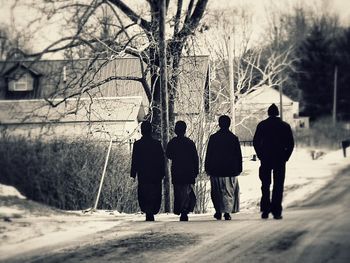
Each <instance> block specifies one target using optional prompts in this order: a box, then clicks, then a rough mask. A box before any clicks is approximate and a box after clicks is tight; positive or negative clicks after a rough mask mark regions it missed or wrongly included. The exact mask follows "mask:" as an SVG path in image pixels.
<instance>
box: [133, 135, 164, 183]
mask: <svg viewBox="0 0 350 263" xmlns="http://www.w3.org/2000/svg"><path fill="white" fill-rule="evenodd" d="M130 175H131V177H133V178H135V177H136V175H137V177H138V181H139V182H140V183H158V182H160V181H161V180H162V179H163V177H164V176H165V166H164V151H163V147H162V145H161V143H160V141H158V140H155V139H153V138H152V137H151V136H143V137H142V138H141V139H140V140H138V141H136V142H135V143H134V147H133V152H132V160H131V172H130Z"/></svg>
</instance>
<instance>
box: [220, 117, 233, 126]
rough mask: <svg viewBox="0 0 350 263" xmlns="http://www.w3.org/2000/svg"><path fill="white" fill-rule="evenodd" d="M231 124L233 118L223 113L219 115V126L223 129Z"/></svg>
mask: <svg viewBox="0 0 350 263" xmlns="http://www.w3.org/2000/svg"><path fill="white" fill-rule="evenodd" d="M230 125H231V119H230V117H229V116H227V115H221V116H220V117H219V126H220V128H221V129H228V128H229V127H230Z"/></svg>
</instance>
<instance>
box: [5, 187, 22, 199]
mask: <svg viewBox="0 0 350 263" xmlns="http://www.w3.org/2000/svg"><path fill="white" fill-rule="evenodd" d="M0 196H13V197H18V198H20V199H26V197H25V196H23V195H21V194H20V192H18V190H17V189H16V188H14V187H12V186H9V185H4V184H0Z"/></svg>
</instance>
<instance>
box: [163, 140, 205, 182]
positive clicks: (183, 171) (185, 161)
mask: <svg viewBox="0 0 350 263" xmlns="http://www.w3.org/2000/svg"><path fill="white" fill-rule="evenodd" d="M166 156H167V157H168V158H169V159H170V160H172V162H171V175H172V183H173V184H194V183H195V178H196V177H197V175H198V173H199V160H198V153H197V149H196V145H195V144H194V142H193V141H192V140H190V139H189V138H187V137H185V136H180V137H179V136H177V137H175V138H173V139H171V140H170V142H169V143H168V146H167V149H166Z"/></svg>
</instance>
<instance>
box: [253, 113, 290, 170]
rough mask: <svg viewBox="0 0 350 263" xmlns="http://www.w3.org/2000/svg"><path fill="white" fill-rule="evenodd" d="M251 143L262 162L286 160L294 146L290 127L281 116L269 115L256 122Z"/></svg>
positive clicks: (274, 162)
mask: <svg viewBox="0 0 350 263" xmlns="http://www.w3.org/2000/svg"><path fill="white" fill-rule="evenodd" d="M253 145H254V149H255V152H256V154H257V155H258V158H259V159H260V160H261V161H262V162H266V163H270V164H278V163H283V162H287V161H288V160H289V157H290V156H291V154H292V152H293V148H294V139H293V133H292V129H291V128H290V125H289V124H288V123H286V122H284V121H282V120H281V118H279V117H274V116H271V117H269V118H267V119H266V120H263V121H261V122H260V123H259V124H258V126H257V128H256V132H255V135H254V139H253Z"/></svg>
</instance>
